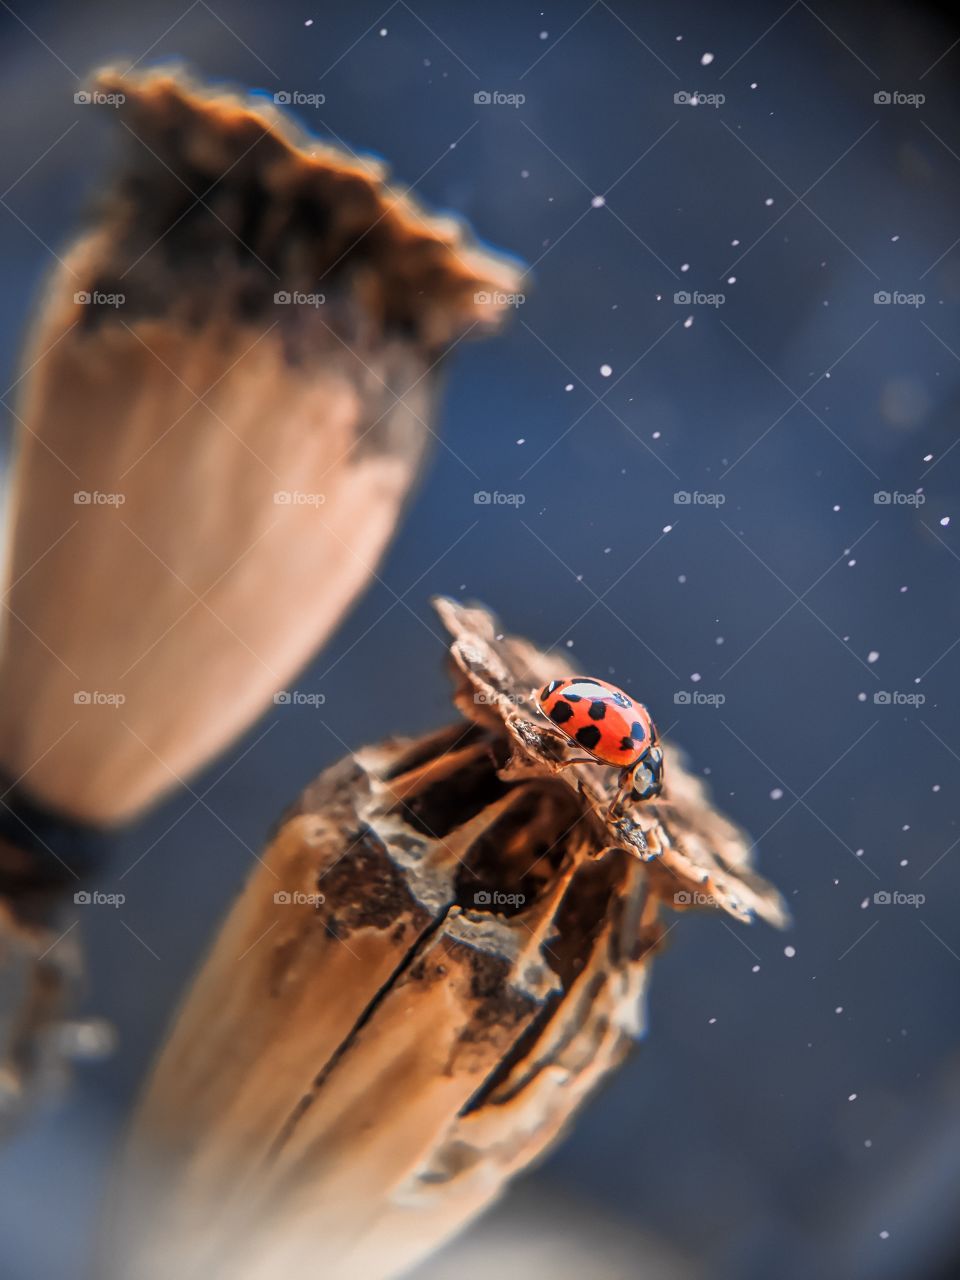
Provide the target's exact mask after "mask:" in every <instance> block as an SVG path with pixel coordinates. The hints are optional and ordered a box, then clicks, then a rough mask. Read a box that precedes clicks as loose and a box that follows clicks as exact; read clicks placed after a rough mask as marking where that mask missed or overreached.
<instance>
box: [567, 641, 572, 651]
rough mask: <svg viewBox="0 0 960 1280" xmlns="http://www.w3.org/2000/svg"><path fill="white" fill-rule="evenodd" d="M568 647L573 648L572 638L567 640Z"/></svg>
mask: <svg viewBox="0 0 960 1280" xmlns="http://www.w3.org/2000/svg"><path fill="white" fill-rule="evenodd" d="M567 648H568V649H572V648H573V641H572V640H568V641H567Z"/></svg>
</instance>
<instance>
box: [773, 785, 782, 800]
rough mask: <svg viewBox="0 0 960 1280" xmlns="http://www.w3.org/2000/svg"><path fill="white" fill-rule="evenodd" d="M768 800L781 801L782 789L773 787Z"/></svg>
mask: <svg viewBox="0 0 960 1280" xmlns="http://www.w3.org/2000/svg"><path fill="white" fill-rule="evenodd" d="M770 799H771V800H782V799H783V790H782V788H780V787H774V788H773V790H772V791H771V792H770Z"/></svg>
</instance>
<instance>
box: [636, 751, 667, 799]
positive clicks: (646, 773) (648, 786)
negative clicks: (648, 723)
mask: <svg viewBox="0 0 960 1280" xmlns="http://www.w3.org/2000/svg"><path fill="white" fill-rule="evenodd" d="M662 790H663V752H662V750H661V749H660V748H659V747H651V748H650V750H649V751H645V752H644V754H643V755H642V756H641V757H640V759H639V760H638V761H637V763H636V764H635V765H634V766H633V768H632V769H631V770H630V799H631V800H634V801H636V800H654V799H656V797H657V796H658V795H659V794H660V792H661V791H662Z"/></svg>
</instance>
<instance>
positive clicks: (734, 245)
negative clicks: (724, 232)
mask: <svg viewBox="0 0 960 1280" xmlns="http://www.w3.org/2000/svg"><path fill="white" fill-rule="evenodd" d="M730 243H731V244H732V245H733V247H734V249H735V248H736V247H737V245H738V244H739V243H740V241H739V240H731V241H730Z"/></svg>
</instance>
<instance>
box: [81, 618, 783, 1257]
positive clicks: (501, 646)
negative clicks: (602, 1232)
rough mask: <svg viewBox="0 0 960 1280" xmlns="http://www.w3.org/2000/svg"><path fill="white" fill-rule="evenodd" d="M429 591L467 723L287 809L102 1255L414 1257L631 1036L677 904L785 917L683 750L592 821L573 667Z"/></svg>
mask: <svg viewBox="0 0 960 1280" xmlns="http://www.w3.org/2000/svg"><path fill="white" fill-rule="evenodd" d="M437 607H438V609H439V612H440V615H441V617H442V619H443V621H444V622H445V624H446V625H447V627H448V629H449V630H450V632H451V633H452V636H453V644H452V649H451V654H452V660H453V669H454V674H455V678H456V681H457V689H456V694H455V700H456V702H457V705H458V706H459V707H460V708H461V710H462V711H463V712H464V713H465V716H466V718H467V722H466V724H459V725H456V726H454V727H452V728H450V729H447V730H443V731H441V732H440V733H437V734H434V735H431V736H429V737H427V738H424V739H421V740H419V741H416V742H399V743H398V742H389V743H386V744H383V745H381V746H377V747H370V748H366V749H364V750H361V751H358V752H356V753H355V754H354V755H353V756H351V757H349V758H348V759H346V760H344V761H342V762H341V763H340V764H339V765H336V766H334V767H333V768H332V769H329V770H327V772H326V773H324V774H323V775H322V776H321V777H320V778H319V779H318V780H317V782H316V783H314V784H313V786H311V787H309V788H308V789H307V791H306V792H305V793H304V795H303V796H302V797H301V799H300V802H299V804H298V805H297V807H296V808H295V810H294V811H293V812H292V813H291V814H290V815H288V817H287V818H286V820H285V821H284V823H283V824H282V826H281V827H280V829H279V831H278V833H277V836H276V838H275V839H274V841H273V843H272V844H271V846H270V847H269V848H268V850H267V851H266V854H265V856H264V859H263V863H262V865H261V866H259V867H258V868H257V870H256V871H255V872H254V874H253V876H252V878H251V880H250V882H249V884H248V885H247V887H246V889H245V891H244V892H243V894H242V895H241V897H240V899H239V900H238V902H237V904H236V905H235V906H234V908H233V910H232V912H231V913H230V915H229V917H228V919H227V921H226V923H225V925H224V927H223V929H222V931H221V933H220V935H219V937H218V938H217V941H216V943H215V944H214V947H213V950H212V953H211V955H210V957H209V958H208V960H207V962H206V963H205V965H204V967H203V968H202V970H201V972H200V974H199V976H198V978H197V980H196V982H195V985H194V988H193V991H192V993H191V994H190V996H189V997H188V999H187V1001H186V1004H185V1006H184V1008H183V1010H182V1011H181V1013H180V1015H179V1017H178V1019H177V1022H176V1024H175V1026H174V1028H173V1032H172V1034H171V1036H170V1039H169V1041H168V1043H167V1045H166V1048H165V1049H164V1051H163V1053H162V1055H161V1057H160V1059H159V1062H158V1064H157V1066H156V1069H155V1072H154V1074H153V1078H152V1081H151V1083H150V1085H149V1087H148V1089H147V1092H146V1095H145V1097H144V1099H143V1102H142V1105H141V1107H140V1109H139V1114H138V1117H137V1120H136V1123H135V1126H134V1129H133V1132H132V1135H131V1138H130V1143H129V1147H128V1150H127V1154H126V1157H125V1160H124V1162H123V1166H122V1169H121V1176H120V1177H119V1178H118V1180H117V1192H116V1195H115V1198H114V1205H113V1215H112V1229H111V1235H110V1250H111V1252H110V1258H109V1262H108V1264H107V1266H106V1272H107V1274H108V1275H110V1276H111V1277H120V1276H123V1277H125V1278H127V1280H128V1278H129V1277H134V1278H135V1280H159V1278H160V1277H161V1276H168V1275H170V1274H177V1275H189V1276H192V1275H194V1274H196V1275H203V1276H204V1277H205V1280H215V1278H221V1277H222V1278H223V1280H226V1278H227V1277H230V1280H273V1278H274V1277H281V1276H283V1277H287V1278H289V1277H297V1276H301V1275H312V1274H322V1275H323V1276H324V1277H325V1278H326V1280H347V1278H348V1277H356V1276H363V1277H364V1278H365V1280H376V1278H377V1277H389V1276H394V1275H397V1274H399V1273H400V1272H401V1271H403V1270H404V1269H405V1268H407V1267H409V1266H410V1265H412V1264H413V1263H414V1262H416V1261H417V1259H419V1258H422V1257H424V1256H426V1255H427V1254H429V1253H430V1252H431V1251H432V1250H434V1249H435V1248H436V1247H437V1246H438V1245H439V1244H441V1243H442V1242H443V1241H444V1240H446V1239H447V1238H449V1237H450V1236H451V1235H452V1234H454V1233H455V1232H456V1231H458V1230H459V1229H460V1228H461V1227H463V1226H464V1225H465V1224H466V1223H467V1222H469V1221H470V1220H471V1219H472V1218H473V1217H474V1216H475V1215H476V1214H477V1213H479V1212H480V1211H481V1210H482V1209H483V1208H484V1207H485V1206H486V1205H488V1204H489V1203H490V1202H491V1201H492V1200H493V1199H494V1198H495V1197H496V1196H497V1195H498V1194H499V1192H500V1191H501V1190H502V1189H503V1187H504V1186H505V1184H506V1183H507V1181H508V1180H509V1178H510V1177H511V1176H512V1175H513V1174H514V1173H516V1172H517V1171H518V1170H520V1169H522V1168H524V1167H525V1166H526V1165H528V1164H529V1163H530V1162H531V1161H532V1160H534V1159H536V1158H537V1157H538V1156H539V1155H540V1154H541V1153H542V1152H543V1151H545V1150H546V1148H547V1147H548V1146H549V1145H550V1144H551V1142H552V1141H553V1140H554V1139H555V1138H556V1136H557V1135H558V1133H560V1132H561V1130H562V1129H563V1128H564V1126H565V1125H566V1124H567V1123H569V1121H570V1120H571V1118H572V1116H573V1115H574V1114H575V1112H576V1110H577V1107H578V1106H579V1104H580V1102H581V1101H582V1100H583V1098H584V1097H585V1096H586V1095H587V1094H588V1093H589V1092H590V1091H591V1090H592V1089H593V1088H594V1087H595V1086H596V1084H597V1083H598V1082H599V1080H600V1079H602V1077H603V1076H604V1075H605V1074H606V1073H607V1072H608V1071H609V1070H611V1069H612V1068H613V1067H615V1066H616V1065H617V1064H618V1063H619V1062H620V1061H622V1059H623V1057H624V1055H625V1054H626V1053H627V1051H628V1049H629V1047H630V1044H631V1043H632V1041H633V1040H634V1038H635V1037H636V1036H637V1035H638V1034H639V1033H641V1032H642V1031H643V1028H644V1008H643V1004H644V1001H643V997H644V992H645V988H646V983H647V981H648V979H649V973H650V965H649V962H650V958H651V956H652V955H653V953H654V952H655V950H656V948H657V946H658V943H659V942H660V940H661V938H662V936H663V933H664V926H663V925H662V924H661V923H660V921H659V918H658V916H659V911H660V907H661V904H663V903H666V904H667V905H670V906H672V905H674V903H675V901H676V898H675V895H676V894H677V893H678V892H679V891H682V892H684V893H687V895H688V897H689V900H690V901H694V897H693V895H694V892H695V891H701V892H703V891H706V892H708V893H709V894H710V901H712V902H713V903H715V904H716V906H717V908H719V909H721V910H725V911H727V912H728V913H729V914H731V915H733V916H734V917H736V918H737V919H740V920H749V919H751V918H752V917H753V916H754V915H759V916H761V917H763V918H765V919H767V920H769V921H771V922H772V923H775V924H780V923H783V922H784V920H785V918H786V917H785V911H784V908H783V905H782V903H781V901H780V898H779V896H778V895H777V893H776V891H775V890H774V889H772V888H771V887H770V886H769V885H768V884H766V883H765V882H763V881H762V880H761V879H759V877H757V876H756V875H755V874H754V873H753V872H751V871H750V870H749V856H748V844H747V841H746V839H745V837H744V836H743V834H742V833H741V832H740V831H738V830H737V829H736V828H735V827H734V826H733V825H732V824H731V823H729V822H728V821H727V820H726V819H724V818H722V817H721V816H720V815H718V814H717V813H716V812H715V811H714V810H713V809H712V808H711V807H710V805H709V803H708V801H707V798H706V796H705V793H704V791H703V788H702V787H701V785H700V784H699V783H698V782H697V781H695V780H694V779H693V778H692V777H691V776H690V775H689V774H688V773H687V772H686V771H685V769H684V767H683V763H682V760H681V759H680V757H679V756H678V755H677V753H676V752H674V751H670V749H669V748H668V773H667V778H668V791H667V792H666V793H665V796H664V798H663V800H662V802H658V803H656V804H651V805H648V806H644V807H643V808H642V809H640V810H638V811H637V812H636V813H635V814H633V815H632V816H631V817H629V818H622V819H618V820H617V821H615V822H610V823H608V822H606V821H604V819H603V816H602V815H603V812H604V806H603V803H602V802H603V801H604V800H605V799H609V797H610V796H611V795H612V788H613V787H614V785H615V780H611V779H610V778H608V777H607V776H606V775H607V774H609V773H611V772H612V771H611V770H606V771H604V770H601V769H600V768H598V767H597V766H593V765H587V766H579V767H578V768H579V769H580V770H588V771H589V772H588V773H582V776H581V778H580V780H579V781H578V780H576V779H571V778H570V771H564V772H563V773H558V772H557V769H558V765H559V763H560V761H561V760H562V758H563V754H564V747H563V745H562V743H561V742H560V741H559V735H558V734H556V732H555V731H554V730H553V729H552V728H551V727H550V726H549V724H548V723H547V722H546V721H545V720H543V719H542V718H539V717H537V718H534V716H535V712H534V709H533V702H532V701H531V696H532V695H533V694H534V693H535V690H536V689H538V688H539V687H541V686H542V685H543V684H544V683H545V682H546V681H548V680H550V679H551V678H553V677H555V676H557V675H563V674H565V672H563V671H562V670H560V669H559V666H558V664H557V663H556V662H555V661H554V660H553V659H551V658H548V657H547V656H545V655H544V654H542V653H540V652H538V651H537V650H536V649H535V648H534V647H533V646H531V645H529V644H527V643H525V642H523V641H520V640H516V639H509V638H506V639H504V638H502V637H500V638H498V637H497V633H496V629H495V625H494V621H493V619H492V618H491V616H490V615H489V614H488V613H487V612H486V611H485V610H483V609H480V608H471V609H467V608H462V607H460V606H459V605H456V604H454V603H453V602H451V601H447V600H441V601H438V605H437ZM700 900H701V899H699V898H697V899H696V901H700ZM681 901H682V899H681Z"/></svg>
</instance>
